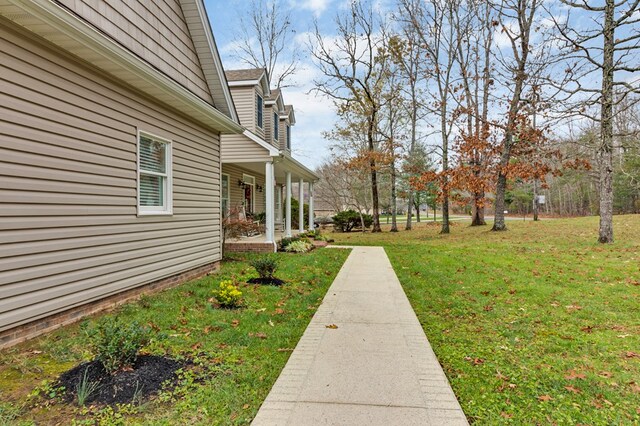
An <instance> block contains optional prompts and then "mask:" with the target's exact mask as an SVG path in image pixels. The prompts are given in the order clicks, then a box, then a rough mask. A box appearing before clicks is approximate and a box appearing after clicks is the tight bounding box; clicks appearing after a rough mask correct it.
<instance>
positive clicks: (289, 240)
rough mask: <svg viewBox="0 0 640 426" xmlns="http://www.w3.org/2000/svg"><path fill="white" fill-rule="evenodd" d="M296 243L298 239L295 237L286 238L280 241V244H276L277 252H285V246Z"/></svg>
mask: <svg viewBox="0 0 640 426" xmlns="http://www.w3.org/2000/svg"><path fill="white" fill-rule="evenodd" d="M296 241H300V237H298V236H296V237H286V238H283V239H281V240H280V242H278V250H279V251H287V246H288V245H289V244H291V243H294V242H296Z"/></svg>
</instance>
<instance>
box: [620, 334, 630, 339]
mask: <svg viewBox="0 0 640 426" xmlns="http://www.w3.org/2000/svg"><path fill="white" fill-rule="evenodd" d="M629 336H631V335H630V334H618V336H617V337H618V338H620V339H624V338H625V337H629Z"/></svg>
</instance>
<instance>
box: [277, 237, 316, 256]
mask: <svg viewBox="0 0 640 426" xmlns="http://www.w3.org/2000/svg"><path fill="white" fill-rule="evenodd" d="M312 248H313V244H311V243H310V242H309V241H308V240H298V241H294V242H292V243H290V244H289V245H287V246H286V247H285V249H284V251H286V252H289V253H306V252H308V251H309V250H311V249H312Z"/></svg>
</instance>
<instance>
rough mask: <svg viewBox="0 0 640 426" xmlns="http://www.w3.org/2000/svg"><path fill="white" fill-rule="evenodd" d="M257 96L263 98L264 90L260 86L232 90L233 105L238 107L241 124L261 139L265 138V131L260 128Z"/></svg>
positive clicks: (233, 88)
mask: <svg viewBox="0 0 640 426" xmlns="http://www.w3.org/2000/svg"><path fill="white" fill-rule="evenodd" d="M256 95H260V96H263V94H262V89H261V88H260V87H259V86H247V87H244V86H241V87H232V88H231V97H232V98H233V103H234V104H235V106H236V111H237V112H238V118H239V119H240V124H242V125H243V126H244V127H245V128H247V129H249V130H250V131H251V132H253V133H254V134H256V135H258V136H259V137H260V138H264V130H263V129H261V128H260V127H258V109H257V108H256ZM263 102H264V97H263ZM263 113H264V109H263ZM263 128H264V126H263Z"/></svg>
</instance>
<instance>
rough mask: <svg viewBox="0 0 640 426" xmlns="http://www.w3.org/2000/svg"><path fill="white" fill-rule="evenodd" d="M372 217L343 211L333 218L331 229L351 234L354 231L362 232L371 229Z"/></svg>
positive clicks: (352, 211)
mask: <svg viewBox="0 0 640 426" xmlns="http://www.w3.org/2000/svg"><path fill="white" fill-rule="evenodd" d="M372 223H373V217H372V216H371V215H369V214H366V213H358V212H357V211H355V210H345V211H342V212H340V213H338V214H337V215H335V216H333V227H334V228H335V230H336V231H340V232H351V231H353V230H356V229H360V230H363V229H362V228H363V225H364V228H365V229H368V228H369V227H371V224H372Z"/></svg>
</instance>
